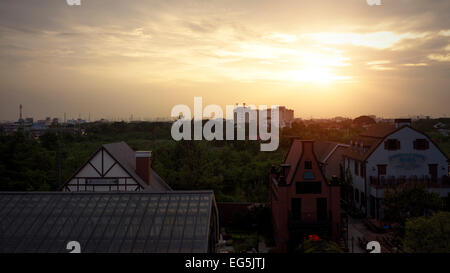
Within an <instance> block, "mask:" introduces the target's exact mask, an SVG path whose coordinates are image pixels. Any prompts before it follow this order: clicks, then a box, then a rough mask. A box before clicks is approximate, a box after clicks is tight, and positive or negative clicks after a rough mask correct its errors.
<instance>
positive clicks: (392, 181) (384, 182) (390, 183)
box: [369, 176, 450, 188]
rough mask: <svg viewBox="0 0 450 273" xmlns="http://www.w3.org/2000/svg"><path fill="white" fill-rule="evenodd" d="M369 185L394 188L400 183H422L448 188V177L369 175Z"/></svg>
mask: <svg viewBox="0 0 450 273" xmlns="http://www.w3.org/2000/svg"><path fill="white" fill-rule="evenodd" d="M369 179H370V185H371V186H372V187H375V188H395V187H398V186H402V185H424V186H426V187H427V188H450V178H449V177H448V176H442V177H440V178H431V177H429V176H422V177H417V176H411V177H394V176H388V177H384V176H380V177H374V176H371V177H369Z"/></svg>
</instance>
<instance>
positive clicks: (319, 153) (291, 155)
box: [284, 139, 341, 184]
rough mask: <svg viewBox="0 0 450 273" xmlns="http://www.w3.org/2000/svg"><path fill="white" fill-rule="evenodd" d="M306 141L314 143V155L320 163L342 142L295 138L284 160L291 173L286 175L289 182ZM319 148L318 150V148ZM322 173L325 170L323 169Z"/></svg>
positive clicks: (288, 182)
mask: <svg viewBox="0 0 450 273" xmlns="http://www.w3.org/2000/svg"><path fill="white" fill-rule="evenodd" d="M304 142H312V143H313V155H314V157H315V158H316V160H317V161H318V162H319V163H325V161H326V159H327V158H328V157H329V155H330V153H331V152H333V151H334V150H335V149H336V147H338V146H340V145H341V144H338V143H334V142H326V141H317V142H316V141H312V140H300V139H293V141H292V143H291V147H290V149H289V152H288V154H287V156H286V159H285V160H284V164H285V165H289V166H290V168H289V173H288V174H287V177H286V182H287V184H290V183H291V182H292V179H293V178H294V175H295V173H296V172H297V168H298V164H299V162H300V160H301V158H302V156H303V144H304ZM316 149H317V150H316ZM321 172H322V175H323V176H324V177H325V175H324V174H323V171H322V169H321Z"/></svg>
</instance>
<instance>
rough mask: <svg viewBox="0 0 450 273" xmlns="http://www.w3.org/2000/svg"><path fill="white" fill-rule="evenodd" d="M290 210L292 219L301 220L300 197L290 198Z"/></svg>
mask: <svg viewBox="0 0 450 273" xmlns="http://www.w3.org/2000/svg"><path fill="white" fill-rule="evenodd" d="M291 210H292V218H293V219H294V220H302V199H301V198H292V199H291Z"/></svg>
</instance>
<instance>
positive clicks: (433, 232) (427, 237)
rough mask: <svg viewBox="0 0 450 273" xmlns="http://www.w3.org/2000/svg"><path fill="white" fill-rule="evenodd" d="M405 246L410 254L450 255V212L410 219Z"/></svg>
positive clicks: (406, 227)
mask: <svg viewBox="0 0 450 273" xmlns="http://www.w3.org/2000/svg"><path fill="white" fill-rule="evenodd" d="M403 246H404V250H405V251H406V252H410V253H449V252H450V212H443V211H441V212H437V213H435V214H433V215H432V216H431V217H426V216H422V217H417V218H411V219H408V220H407V221H406V226H405V238H404V240H403Z"/></svg>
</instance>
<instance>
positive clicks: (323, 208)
mask: <svg viewBox="0 0 450 273" xmlns="http://www.w3.org/2000/svg"><path fill="white" fill-rule="evenodd" d="M316 206H317V221H326V220H327V218H328V217H327V199H326V198H317V200H316Z"/></svg>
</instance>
